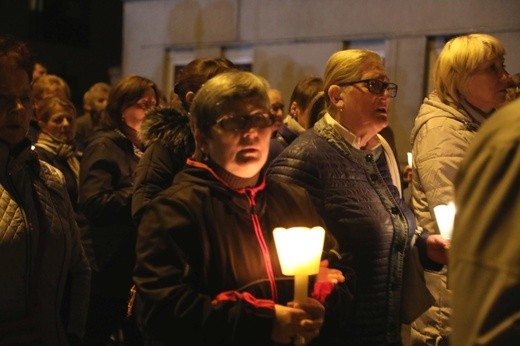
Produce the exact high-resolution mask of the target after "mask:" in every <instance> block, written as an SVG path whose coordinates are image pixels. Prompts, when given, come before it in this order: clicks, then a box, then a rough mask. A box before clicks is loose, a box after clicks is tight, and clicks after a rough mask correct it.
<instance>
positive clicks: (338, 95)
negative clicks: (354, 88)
mask: <svg viewBox="0 0 520 346" xmlns="http://www.w3.org/2000/svg"><path fill="white" fill-rule="evenodd" d="M342 93H343V88H342V87H340V86H339V85H331V86H330V88H329V90H327V94H328V95H329V99H330V102H331V103H332V104H333V105H334V106H335V107H336V108H338V109H339V108H343V106H344V105H345V102H344V101H343V95H342Z"/></svg>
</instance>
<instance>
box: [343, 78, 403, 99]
mask: <svg viewBox="0 0 520 346" xmlns="http://www.w3.org/2000/svg"><path fill="white" fill-rule="evenodd" d="M357 83H365V85H366V86H367V89H368V91H370V92H371V93H372V94H375V95H382V94H383V93H384V92H385V90H388V96H390V97H395V96H396V95H397V84H395V83H389V82H383V81H382V80H379V79H362V80H357V81H355V82H349V83H342V84H339V85H340V86H349V85H354V84H357Z"/></svg>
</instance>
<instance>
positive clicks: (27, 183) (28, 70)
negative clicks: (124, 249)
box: [0, 35, 90, 346]
mask: <svg viewBox="0 0 520 346" xmlns="http://www.w3.org/2000/svg"><path fill="white" fill-rule="evenodd" d="M32 66H33V64H32V61H31V57H30V52H29V50H28V48H27V45H26V44H25V43H23V42H21V41H19V40H17V39H15V38H13V37H10V36H5V35H0V167H1V168H0V215H1V223H0V263H1V265H0V292H1V294H0V307H1V308H0V344H1V345H49V346H54V345H81V344H82V338H83V334H84V332H85V320H86V315H87V307H88V299H89V287H90V268H89V265H88V262H87V259H86V258H85V254H84V252H83V248H82V246H81V241H80V236H79V231H78V229H77V226H76V222H75V221H74V218H73V215H74V213H73V211H72V205H71V203H70V199H69V196H68V194H67V189H66V187H65V180H64V177H63V174H62V173H61V172H60V171H59V170H58V169H56V168H55V167H53V166H51V165H49V164H47V163H46V162H44V161H41V160H38V157H37V155H36V153H35V152H34V151H32V150H31V142H30V141H29V139H28V138H26V134H27V131H28V129H29V122H30V120H31V117H32V105H31V84H30V82H31V76H32ZM67 282H68V284H67ZM63 307H67V309H65V311H62V308H63ZM60 312H61V314H60Z"/></svg>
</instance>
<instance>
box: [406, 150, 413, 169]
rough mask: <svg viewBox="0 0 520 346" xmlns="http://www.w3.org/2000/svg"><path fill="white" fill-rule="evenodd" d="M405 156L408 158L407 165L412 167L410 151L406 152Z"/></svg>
mask: <svg viewBox="0 0 520 346" xmlns="http://www.w3.org/2000/svg"><path fill="white" fill-rule="evenodd" d="M406 157H407V158H408V166H410V167H412V153H411V152H407V153H406Z"/></svg>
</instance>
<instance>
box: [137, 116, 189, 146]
mask: <svg viewBox="0 0 520 346" xmlns="http://www.w3.org/2000/svg"><path fill="white" fill-rule="evenodd" d="M141 139H142V140H143V142H144V143H145V145H146V146H147V145H148V144H149V143H150V142H152V141H155V140H161V141H163V142H164V143H165V144H169V145H172V146H174V147H176V146H178V145H180V144H182V145H186V143H188V144H191V145H190V146H191V147H192V150H191V152H193V150H194V149H195V148H194V147H195V146H194V144H192V143H194V139H193V135H192V133H191V129H190V117H189V114H188V113H187V112H186V111H184V110H182V109H179V108H174V107H159V108H155V109H151V110H150V111H148V112H147V113H146V116H145V118H144V120H143V123H142V124H141Z"/></svg>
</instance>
